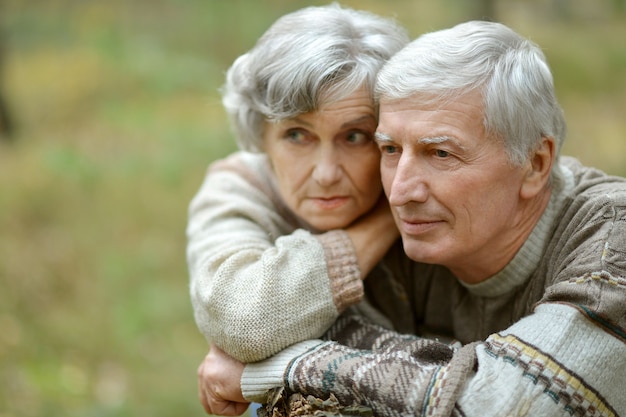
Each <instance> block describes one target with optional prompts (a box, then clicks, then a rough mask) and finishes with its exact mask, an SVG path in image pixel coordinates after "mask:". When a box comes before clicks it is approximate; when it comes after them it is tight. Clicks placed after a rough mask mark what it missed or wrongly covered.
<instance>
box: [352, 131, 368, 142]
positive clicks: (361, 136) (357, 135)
mask: <svg viewBox="0 0 626 417" xmlns="http://www.w3.org/2000/svg"><path fill="white" fill-rule="evenodd" d="M347 141H348V142H349V143H353V144H362V143H367V142H369V141H370V138H369V136H368V135H366V134H365V133H363V132H352V133H350V134H349V135H348V137H347Z"/></svg>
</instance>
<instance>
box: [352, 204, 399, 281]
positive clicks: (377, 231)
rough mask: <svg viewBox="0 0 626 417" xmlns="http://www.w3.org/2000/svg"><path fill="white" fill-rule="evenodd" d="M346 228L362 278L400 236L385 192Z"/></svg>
mask: <svg viewBox="0 0 626 417" xmlns="http://www.w3.org/2000/svg"><path fill="white" fill-rule="evenodd" d="M345 230H346V232H347V233H348V236H350V239H351V240H352V243H353V244H354V248H355V250H356V256H357V259H358V261H359V269H360V271H361V277H362V278H365V277H366V276H367V274H369V273H370V271H371V270H372V268H374V266H375V265H376V264H377V263H378V262H380V260H381V259H382V258H383V256H385V254H386V253H387V251H388V250H389V248H391V246H392V245H393V243H394V242H395V241H396V240H397V239H398V238H399V237H400V232H398V229H397V227H396V224H395V222H394V220H393V215H392V214H391V210H390V209H389V203H388V202H387V198H386V197H385V194H382V195H381V197H380V199H379V200H378V203H377V204H376V206H374V208H372V210H371V211H369V212H368V213H366V214H365V215H363V216H362V217H360V218H359V219H358V220H357V221H356V222H354V223H352V224H351V225H350V226H348V227H347V228H346V229H345Z"/></svg>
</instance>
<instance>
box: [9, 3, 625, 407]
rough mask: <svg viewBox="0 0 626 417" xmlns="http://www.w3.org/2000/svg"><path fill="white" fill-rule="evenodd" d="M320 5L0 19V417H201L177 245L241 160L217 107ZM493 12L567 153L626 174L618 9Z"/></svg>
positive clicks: (114, 7)
mask: <svg viewBox="0 0 626 417" xmlns="http://www.w3.org/2000/svg"><path fill="white" fill-rule="evenodd" d="M325 3H326V2H320V1H307V2H305V1H288V0H272V1H244V0H229V1H226V0H169V1H168V0H133V1H132V2H131V1H124V0H111V1H106V2H104V1H96V0H82V1H79V0H73V1H72V0H37V1H27V0H22V1H18V0H4V2H3V3H1V4H0V30H1V36H2V38H1V41H2V43H3V46H4V50H3V53H4V56H3V59H2V63H3V67H2V71H1V72H0V74H1V78H0V85H1V86H2V87H1V88H2V91H3V93H4V95H5V98H6V99H7V101H8V103H9V110H10V111H11V115H12V117H13V121H14V125H15V129H16V130H15V135H14V137H13V138H12V139H11V140H10V141H4V143H2V144H0V387H2V388H1V389H0V417H17V416H20V417H22V416H23V417H31V416H44V415H45V416H48V417H56V416H59V417H60V416H63V417H72V416H81V417H89V416H119V417H123V416H182V415H188V416H191V415H198V416H201V415H203V414H204V412H203V410H202V408H201V406H200V405H199V403H198V401H197V394H196V392H197V391H196V379H195V378H196V377H195V371H196V367H197V364H198V363H199V361H200V360H201V359H202V358H203V356H204V353H205V350H206V343H205V341H204V339H203V338H202V337H201V336H200V335H199V333H198V331H197V330H196V328H195V324H194V322H193V317H192V313H191V307H190V303H189V299H188V294H187V280H188V278H187V270H186V264H185V258H184V251H185V235H184V229H185V223H186V208H187V204H188V202H189V200H190V199H191V197H192V196H193V194H194V192H195V191H196V189H197V187H198V186H199V185H200V181H201V180H202V176H203V173H204V170H205V169H206V166H207V164H208V163H209V162H210V161H212V160H214V159H215V158H218V157H221V156H223V155H226V154H227V153H229V152H231V151H232V150H234V147H235V145H234V141H233V139H232V137H231V134H230V131H229V128H228V125H227V123H226V121H225V116H224V113H223V111H222V108H221V105H220V101H219V95H218V92H217V89H218V88H219V86H220V84H221V83H222V79H223V73H224V71H225V70H226V68H227V67H228V65H229V64H230V63H231V62H232V60H233V59H235V57H237V56H238V55H239V54H241V53H243V52H244V51H245V50H246V49H248V48H249V47H251V46H252V45H253V43H254V41H255V39H256V38H257V37H258V36H259V35H260V34H261V33H262V32H263V31H264V30H265V29H266V28H267V27H268V26H269V25H270V24H271V22H273V21H274V20H275V19H276V18H277V17H278V16H280V15H282V14H284V13H286V12H289V11H292V10H295V9H297V8H300V7H303V6H305V5H309V4H325ZM502 3H504V2H502ZM344 4H346V5H350V6H353V7H356V8H362V9H367V10H371V11H374V12H378V13H381V14H384V15H394V16H396V17H397V19H398V20H399V21H400V22H401V23H402V24H404V25H405V26H406V27H407V29H408V30H409V33H410V34H411V35H412V36H417V35H419V33H421V32H424V31H428V30H435V29H439V28H442V27H446V26H449V25H452V24H454V23H457V22H460V21H462V20H466V19H468V18H470V17H473V16H474V13H475V9H473V7H474V6H475V5H476V4H475V3H472V2H471V1H469V0H468V1H463V0H442V1H437V0H411V1H409V0H395V1H394V0H391V1H386V2H381V1H366V0H363V1H356V0H355V1H345V2H344ZM497 6H499V7H498V8H496V11H497V15H496V18H498V19H499V20H501V21H503V22H504V23H507V24H509V25H510V26H512V27H513V28H515V29H517V30H518V31H520V32H521V33H523V34H525V35H527V36H529V37H531V38H532V39H533V40H535V41H536V42H537V43H538V44H540V45H541V46H542V47H544V49H545V51H546V54H547V56H548V59H549V60H550V62H551V65H552V67H553V70H554V73H555V79H556V84H557V88H558V92H559V96H560V98H561V100H562V104H563V107H564V109H565V112H566V117H567V119H568V122H569V126H570V135H569V139H568V143H567V144H566V147H565V153H569V154H574V155H576V156H578V157H580V158H581V159H582V160H583V162H586V163H588V164H591V165H596V166H598V167H601V168H603V169H605V170H607V171H609V172H612V173H615V174H620V175H624V174H626V141H625V140H624V133H625V132H626V122H625V121H624V117H623V116H624V108H626V46H625V45H624V41H623V40H624V39H626V24H625V22H626V21H625V19H624V15H623V2H622V1H619V0H615V1H608V0H607V1H600V0H598V1H596V2H586V1H575V0H571V1H570V2H567V1H558V0H555V1H548V0H543V1H541V0H535V1H531V0H527V1H507V2H506V7H504V6H503V5H502V4H500V3H497ZM557 6H558V7H557ZM501 9H502V10H501ZM0 140H2V139H1V138H0Z"/></svg>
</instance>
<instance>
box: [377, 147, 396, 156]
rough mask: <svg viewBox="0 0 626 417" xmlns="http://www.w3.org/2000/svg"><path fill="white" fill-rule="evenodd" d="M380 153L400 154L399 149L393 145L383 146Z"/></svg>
mask: <svg viewBox="0 0 626 417" xmlns="http://www.w3.org/2000/svg"><path fill="white" fill-rule="evenodd" d="M380 151H381V152H382V153H384V154H394V153H396V152H398V147H397V146H393V145H383V146H381V147H380Z"/></svg>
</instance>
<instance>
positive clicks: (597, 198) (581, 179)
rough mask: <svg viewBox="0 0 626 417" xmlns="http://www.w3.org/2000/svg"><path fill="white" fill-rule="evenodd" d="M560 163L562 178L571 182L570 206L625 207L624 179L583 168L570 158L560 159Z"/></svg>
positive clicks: (594, 169)
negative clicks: (567, 178)
mask: <svg viewBox="0 0 626 417" xmlns="http://www.w3.org/2000/svg"><path fill="white" fill-rule="evenodd" d="M560 163H561V167H562V171H564V176H569V177H570V180H571V181H572V182H573V188H572V189H571V191H570V193H571V195H570V196H569V200H570V204H573V205H576V206H585V207H590V208H591V207H592V206H606V205H611V206H625V205H626V178H624V177H620V176H616V175H609V174H607V173H605V172H604V171H602V170H600V169H598V168H594V167H589V166H585V165H583V164H581V163H580V161H578V160H577V159H575V158H572V157H562V158H561V160H560Z"/></svg>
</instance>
